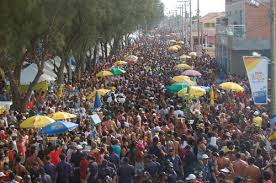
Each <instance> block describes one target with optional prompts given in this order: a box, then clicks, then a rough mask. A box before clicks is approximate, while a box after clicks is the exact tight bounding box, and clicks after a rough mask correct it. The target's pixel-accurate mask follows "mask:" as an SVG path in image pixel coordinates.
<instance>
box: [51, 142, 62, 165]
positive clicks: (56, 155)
mask: <svg viewBox="0 0 276 183" xmlns="http://www.w3.org/2000/svg"><path fill="white" fill-rule="evenodd" d="M60 153H61V148H59V146H56V147H55V148H54V149H53V150H52V151H51V152H50V153H49V157H50V161H51V163H53V164H54V165H55V166H57V164H58V163H59V162H60V159H59V155H60Z"/></svg>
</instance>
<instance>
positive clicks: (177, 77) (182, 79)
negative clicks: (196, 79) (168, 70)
mask: <svg viewBox="0 0 276 183" xmlns="http://www.w3.org/2000/svg"><path fill="white" fill-rule="evenodd" d="M173 80H174V81H175V82H177V83H182V82H183V81H184V82H185V81H188V80H190V77H189V76H183V75H180V76H174V77H173Z"/></svg>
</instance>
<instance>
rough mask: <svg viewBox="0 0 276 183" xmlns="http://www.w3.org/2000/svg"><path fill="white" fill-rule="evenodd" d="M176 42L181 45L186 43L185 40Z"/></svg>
mask: <svg viewBox="0 0 276 183" xmlns="http://www.w3.org/2000/svg"><path fill="white" fill-rule="evenodd" d="M176 44H179V45H184V44H185V43H184V41H177V42H176Z"/></svg>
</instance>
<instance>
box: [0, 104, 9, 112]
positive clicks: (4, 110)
mask: <svg viewBox="0 0 276 183" xmlns="http://www.w3.org/2000/svg"><path fill="white" fill-rule="evenodd" d="M4 112H8V110H7V108H6V107H4V106H1V107H0V114H3V113H4Z"/></svg>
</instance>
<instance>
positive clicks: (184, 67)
mask: <svg viewBox="0 0 276 183" xmlns="http://www.w3.org/2000/svg"><path fill="white" fill-rule="evenodd" d="M174 68H175V69H192V67H191V66H189V65H187V64H178V65H176V66H175V67H174Z"/></svg>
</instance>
